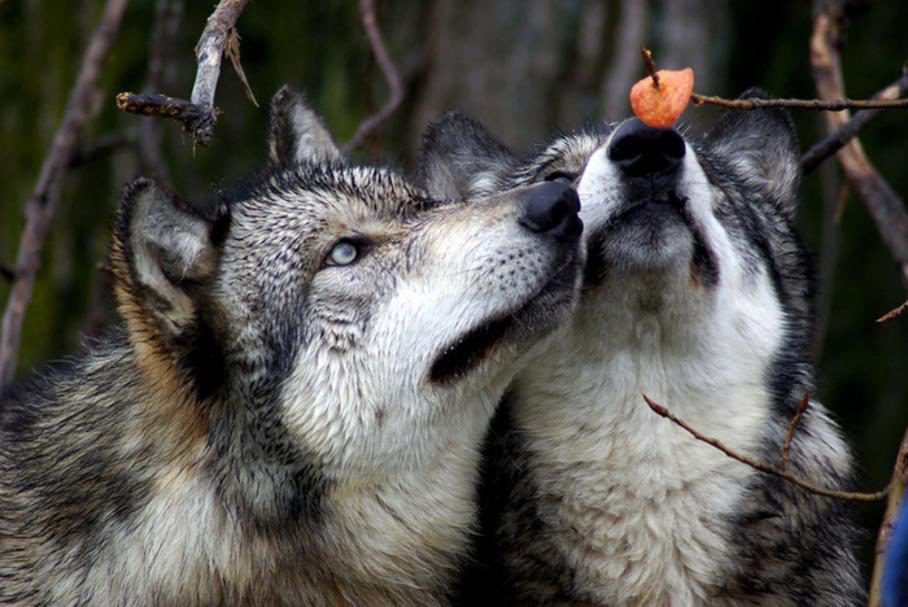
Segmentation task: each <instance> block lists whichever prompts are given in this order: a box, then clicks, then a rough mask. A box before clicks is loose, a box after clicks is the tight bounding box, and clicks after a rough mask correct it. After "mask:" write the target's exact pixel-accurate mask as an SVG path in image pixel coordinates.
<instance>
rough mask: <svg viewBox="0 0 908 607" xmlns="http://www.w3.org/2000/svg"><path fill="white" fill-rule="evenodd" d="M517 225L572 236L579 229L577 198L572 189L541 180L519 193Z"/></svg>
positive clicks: (551, 233) (557, 234)
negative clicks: (519, 206)
mask: <svg viewBox="0 0 908 607" xmlns="http://www.w3.org/2000/svg"><path fill="white" fill-rule="evenodd" d="M521 203H522V206H523V212H522V213H521V215H520V219H519V222H520V225H522V226H524V227H525V228H527V229H529V230H531V231H533V232H538V233H540V234H548V235H551V236H554V237H556V238H559V239H570V238H576V237H577V236H579V235H580V232H581V231H582V230H583V223H581V221H580V217H579V216H578V213H579V211H580V198H578V197H577V192H575V191H574V188H572V187H570V186H568V185H566V184H564V183H559V182H555V181H552V182H546V183H541V184H539V185H537V186H534V187H532V188H530V189H529V190H527V191H526V192H525V193H524V194H522V196H521Z"/></svg>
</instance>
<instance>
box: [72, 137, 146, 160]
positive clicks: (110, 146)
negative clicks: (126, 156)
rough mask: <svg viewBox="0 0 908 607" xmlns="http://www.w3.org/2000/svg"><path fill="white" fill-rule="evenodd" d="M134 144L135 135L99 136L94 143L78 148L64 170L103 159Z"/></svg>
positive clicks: (90, 142)
mask: <svg viewBox="0 0 908 607" xmlns="http://www.w3.org/2000/svg"><path fill="white" fill-rule="evenodd" d="M135 143H136V134H135V133H132V132H128V131H127V132H119V133H108V134H106V135H101V136H100V137H98V138H97V139H95V140H94V141H89V142H88V143H86V144H85V145H82V146H80V147H78V148H77V149H76V150H75V151H74V152H73V155H72V156H71V157H70V159H69V163H67V165H66V168H67V169H72V168H75V167H78V166H81V165H83V164H86V163H89V162H91V161H93V160H97V159H98V158H103V157H104V156H107V155H108V154H111V153H113V152H115V151H117V150H118V149H120V148H122V147H125V146H131V145H134V144H135Z"/></svg>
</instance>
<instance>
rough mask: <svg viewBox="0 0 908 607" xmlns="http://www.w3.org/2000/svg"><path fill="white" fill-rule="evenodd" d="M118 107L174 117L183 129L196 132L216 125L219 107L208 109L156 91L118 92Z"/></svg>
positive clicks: (203, 143) (142, 113)
mask: <svg viewBox="0 0 908 607" xmlns="http://www.w3.org/2000/svg"><path fill="white" fill-rule="evenodd" d="M117 109H118V110H120V111H122V112H127V113H130V114H140V115H142V116H152V117H154V118H173V119H174V120H178V121H179V122H181V123H182V124H183V129H184V130H186V131H188V132H190V133H195V132H196V130H197V129H199V128H207V126H208V125H210V126H212V127H213V126H214V123H213V122H212V120H213V118H212V117H213V116H215V115H217V113H218V111H219V110H217V109H215V110H213V111H209V110H208V109H206V108H204V107H202V106H200V105H197V104H195V103H192V102H190V101H186V100H185V99H177V98H176V97H168V96H167V95H158V94H154V93H130V92H125V93H117ZM197 143H198V144H199V145H202V146H204V145H207V144H208V140H204V141H202V140H199V141H197Z"/></svg>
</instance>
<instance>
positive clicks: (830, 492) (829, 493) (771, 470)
mask: <svg viewBox="0 0 908 607" xmlns="http://www.w3.org/2000/svg"><path fill="white" fill-rule="evenodd" d="M643 400H645V401H646V404H647V405H649V408H650V409H652V410H653V411H654V412H655V413H656V414H657V415H659V416H661V417H664V418H666V419H668V420H670V421H672V422H673V423H674V424H675V425H677V426H680V427H681V428H683V429H684V430H686V431H687V432H688V433H689V434H690V435H691V436H693V437H694V438H696V439H697V440H699V441H702V442H704V443H707V444H709V445H712V446H713V447H715V448H716V449H718V450H719V451H721V452H722V453H724V454H725V455H727V456H728V457H730V458H732V459H735V460H738V461H739V462H741V463H742V464H747V465H748V466H750V467H751V468H753V469H754V470H759V471H760V472H765V473H766V474H772V475H773V476H777V477H779V478H781V479H783V480H786V481H788V482H790V483H794V484H795V485H797V486H798V487H801V488H802V489H806V490H807V491H809V492H811V493H814V494H816V495H822V496H825V497H833V498H836V499H842V500H852V501H858V502H877V501H879V500H881V499H884V498H885V497H886V496H887V495H888V494H889V487H888V486H887V487H886V488H885V489H883V490H882V491H877V492H876V493H857V492H853V491H839V490H837V489H827V488H826V487H820V486H818V485H814V484H813V483H811V482H809V481H806V480H804V479H802V478H800V477H797V476H795V475H794V474H791V473H789V472H786V471H785V470H780V469H779V468H776V467H775V466H771V465H769V464H767V463H764V462H761V461H759V460H756V459H753V458H751V457H748V456H746V455H743V454H741V453H738V452H737V451H734V450H733V449H731V448H730V447H726V446H725V445H724V444H723V443H722V442H721V441H720V440H719V439H716V438H712V437H709V436H706V435H704V434H701V433H700V432H699V431H697V430H696V429H694V428H692V427H691V426H690V425H688V424H687V422H685V421H684V420H682V419H679V418H678V417H676V416H675V415H674V414H673V413H672V412H671V411H669V410H668V409H666V408H665V407H663V406H662V405H660V404H658V403H656V402H655V401H653V400H652V399H650V398H649V397H648V396H647V395H646V394H644V395H643Z"/></svg>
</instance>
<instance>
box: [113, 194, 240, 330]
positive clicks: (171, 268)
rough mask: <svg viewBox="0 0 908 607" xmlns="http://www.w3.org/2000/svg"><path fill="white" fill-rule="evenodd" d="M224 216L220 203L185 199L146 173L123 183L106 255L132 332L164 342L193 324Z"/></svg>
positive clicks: (211, 271)
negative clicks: (110, 248)
mask: <svg viewBox="0 0 908 607" xmlns="http://www.w3.org/2000/svg"><path fill="white" fill-rule="evenodd" d="M228 222H229V217H228V215H227V210H226V208H225V207H223V206H222V205H212V206H211V207H209V208H200V207H196V206H193V205H190V204H189V203H187V202H185V201H183V200H181V199H180V198H179V197H177V196H176V195H174V194H173V193H171V192H169V191H167V190H165V189H164V188H162V187H160V186H159V185H158V184H157V183H155V182H154V181H151V180H149V179H138V180H136V181H135V182H133V183H131V184H130V185H129V186H127V187H126V191H125V192H124V195H123V201H122V202H121V204H120V209H119V211H118V214H117V223H116V228H115V231H114V246H113V253H112V255H111V261H112V266H113V272H114V276H115V279H116V290H117V299H118V300H119V303H120V310H121V312H122V313H123V316H124V317H125V318H126V320H127V322H128V323H129V324H130V328H131V330H132V332H133V333H134V334H136V335H138V336H140V338H149V339H151V340H153V341H157V339H158V338H163V339H164V341H165V343H169V342H171V341H172V340H175V339H179V338H180V337H181V336H183V335H184V334H185V332H186V331H187V329H190V328H192V327H194V325H195V324H196V322H197V315H198V312H199V309H198V308H199V301H198V300H199V294H200V292H201V286H202V285H204V284H205V283H206V282H207V281H208V280H209V279H211V278H212V277H213V276H214V274H215V271H216V270H217V265H218V258H219V250H220V247H219V245H220V243H221V241H222V240H223V238H224V235H225V233H226V229H227V227H228V226H227V224H228Z"/></svg>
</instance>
